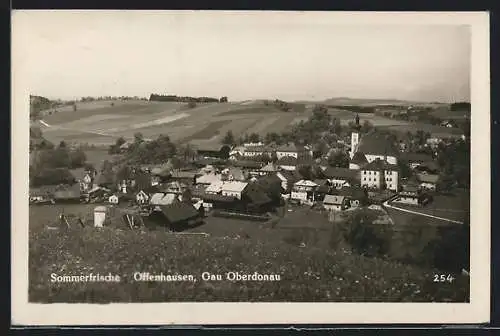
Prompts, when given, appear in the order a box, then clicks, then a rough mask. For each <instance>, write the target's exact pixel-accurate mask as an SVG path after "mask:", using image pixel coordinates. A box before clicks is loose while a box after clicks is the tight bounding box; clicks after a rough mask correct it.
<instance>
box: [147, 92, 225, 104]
mask: <svg viewBox="0 0 500 336" xmlns="http://www.w3.org/2000/svg"><path fill="white" fill-rule="evenodd" d="M149 100H150V101H159V102H180V103H227V102H228V98H227V97H226V96H224V97H220V98H214V97H190V96H176V95H160V94H154V93H152V94H151V95H150V96H149Z"/></svg>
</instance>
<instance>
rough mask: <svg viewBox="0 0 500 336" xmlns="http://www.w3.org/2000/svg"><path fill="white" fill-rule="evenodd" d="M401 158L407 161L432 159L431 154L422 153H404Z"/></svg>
mask: <svg viewBox="0 0 500 336" xmlns="http://www.w3.org/2000/svg"><path fill="white" fill-rule="evenodd" d="M401 158H402V159H403V160H405V161H408V162H427V161H432V156H431V155H429V154H424V153H404V154H402V155H401Z"/></svg>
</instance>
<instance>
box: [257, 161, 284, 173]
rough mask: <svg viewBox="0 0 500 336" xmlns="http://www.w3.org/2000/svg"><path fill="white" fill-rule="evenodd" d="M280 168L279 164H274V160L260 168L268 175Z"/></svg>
mask: <svg viewBox="0 0 500 336" xmlns="http://www.w3.org/2000/svg"><path fill="white" fill-rule="evenodd" d="M279 170H280V168H279V166H278V165H276V164H274V163H273V162H269V163H268V164H267V165H265V166H264V167H262V168H261V169H260V172H261V175H267V174H272V173H276V172H278V171H279Z"/></svg>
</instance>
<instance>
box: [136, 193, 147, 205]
mask: <svg viewBox="0 0 500 336" xmlns="http://www.w3.org/2000/svg"><path fill="white" fill-rule="evenodd" d="M135 200H136V202H137V203H138V204H146V203H147V202H148V201H149V196H148V194H146V193H145V192H144V191H143V190H141V191H139V192H138V193H137V194H136V195H135Z"/></svg>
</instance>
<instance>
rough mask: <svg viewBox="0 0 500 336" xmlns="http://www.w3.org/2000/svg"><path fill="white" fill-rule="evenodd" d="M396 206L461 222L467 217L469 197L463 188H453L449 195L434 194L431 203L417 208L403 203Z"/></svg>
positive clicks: (468, 213)
mask: <svg viewBox="0 0 500 336" xmlns="http://www.w3.org/2000/svg"><path fill="white" fill-rule="evenodd" d="M397 206H398V207H400V208H406V209H408V210H413V211H418V212H421V213H424V214H428V215H432V216H437V217H442V218H447V219H450V220H456V221H461V222H463V221H465V220H466V219H468V217H469V215H470V197H469V193H468V192H467V191H465V190H454V191H453V193H450V194H449V195H436V196H434V199H433V201H432V202H431V203H429V204H427V205H426V206H423V207H419V208H415V207H411V206H404V205H397ZM425 218H429V217H425ZM429 219H430V218H429Z"/></svg>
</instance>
